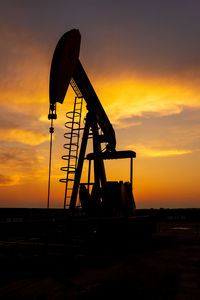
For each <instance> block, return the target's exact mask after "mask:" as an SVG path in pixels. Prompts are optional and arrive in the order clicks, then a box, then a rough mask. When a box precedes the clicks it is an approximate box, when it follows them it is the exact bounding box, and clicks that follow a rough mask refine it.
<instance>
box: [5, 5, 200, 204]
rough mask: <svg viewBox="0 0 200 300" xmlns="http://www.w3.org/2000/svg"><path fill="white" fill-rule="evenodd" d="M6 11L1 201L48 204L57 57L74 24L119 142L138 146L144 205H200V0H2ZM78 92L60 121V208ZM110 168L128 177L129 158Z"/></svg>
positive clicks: (56, 195)
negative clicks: (69, 117) (69, 121)
mask: <svg viewBox="0 0 200 300" xmlns="http://www.w3.org/2000/svg"><path fill="white" fill-rule="evenodd" d="M0 14H1V17H0V37H1V41H0V66H1V68H0V96H1V98H0V99H1V100H0V101H1V117H0V144H1V145H0V207H46V203H47V182H48V160H49V121H48V119H47V115H48V106H49V102H48V101H49V95H48V92H49V72H50V64H51V59H52V55H53V52H54V49H55V46H56V44H57V42H58V40H59V38H60V37H61V36H62V35H63V34H64V33H65V32H66V31H68V30H70V29H73V28H77V29H79V30H80V32H81V36H82V42H81V53H80V60H81V62H82V64H83V66H84V68H85V70H86V72H87V74H88V76H89V78H90V80H91V82H92V84H93V86H94V88H95V90H96V92H97V95H98V96H99V99H100V101H101V103H102V105H103V107H104V109H105V111H106V113H107V115H108V117H109V119H110V121H111V122H112V124H113V127H114V129H115V132H116V137H117V149H118V150H133V151H135V152H136V153H137V158H136V159H135V160H134V196H135V201H136V205H137V207H138V208H151V207H154V208H160V207H166V208H167V207H169V208H174V207H200V183H199V182H200V17H199V15H200V1H197V0H190V1H188V0H180V1H178V0H168V1H165V0H159V1H158V0H157V1H154V0H152V1H150V0H146V1H143V0H138V1H135V0H132V1H126V0H123V1H121V0H118V1H113V0H112V1H109V0H107V1H104V0H101V1H95V0H93V1H92V0H91V1H89V0H84V1H68V0H57V1H52V0H48V1H47V0H40V1H39V0H35V1H31V0H26V1H25V0H24V1H20V0H16V1H4V0H0ZM73 97H74V94H73V92H72V90H70V89H69V93H68V94H67V96H66V99H65V102H64V104H63V105H61V104H59V105H58V120H56V121H55V123H54V125H55V134H54V142H53V165H52V193H51V207H63V198H64V184H62V183H60V182H59V179H60V178H63V176H64V177H65V174H63V172H61V171H60V167H61V166H63V165H64V164H63V161H62V159H61V155H63V154H65V152H64V149H63V144H64V142H65V141H64V138H63V134H64V132H65V128H64V123H65V121H66V118H65V113H66V112H67V111H68V110H70V109H71V108H72V103H73ZM106 167H107V170H108V175H109V176H108V178H109V179H110V180H127V179H128V177H129V163H128V162H127V161H117V162H115V161H113V162H109V163H107V164H106ZM85 176H86V169H84V172H83V179H84V178H85Z"/></svg>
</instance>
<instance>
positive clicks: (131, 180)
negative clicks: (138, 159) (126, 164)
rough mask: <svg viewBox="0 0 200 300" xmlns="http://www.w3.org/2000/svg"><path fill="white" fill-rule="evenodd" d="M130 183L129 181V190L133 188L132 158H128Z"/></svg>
mask: <svg viewBox="0 0 200 300" xmlns="http://www.w3.org/2000/svg"><path fill="white" fill-rule="evenodd" d="M130 183H131V191H132V190H133V158H132V157H131V158H130Z"/></svg>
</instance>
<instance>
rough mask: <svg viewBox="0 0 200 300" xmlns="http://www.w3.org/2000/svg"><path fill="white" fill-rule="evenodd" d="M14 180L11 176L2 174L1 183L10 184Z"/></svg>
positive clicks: (0, 176)
mask: <svg viewBox="0 0 200 300" xmlns="http://www.w3.org/2000/svg"><path fill="white" fill-rule="evenodd" d="M13 182H14V180H13V179H12V177H11V176H5V175H2V174H0V185H9V184H12V183H13Z"/></svg>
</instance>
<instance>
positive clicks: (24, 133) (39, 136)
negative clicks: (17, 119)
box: [0, 128, 49, 146]
mask: <svg viewBox="0 0 200 300" xmlns="http://www.w3.org/2000/svg"><path fill="white" fill-rule="evenodd" d="M48 140H49V135H47V134H46V135H45V134H43V133H40V132H34V131H31V130H25V129H19V128H16V129H4V130H0V141H6V142H13V143H15V142H17V143H22V144H26V145H30V146H37V145H40V144H41V143H43V142H45V141H48Z"/></svg>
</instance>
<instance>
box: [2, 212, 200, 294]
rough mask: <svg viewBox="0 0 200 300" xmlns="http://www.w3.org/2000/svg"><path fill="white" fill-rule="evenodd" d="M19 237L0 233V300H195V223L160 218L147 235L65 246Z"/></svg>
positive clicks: (198, 278) (198, 271)
mask: <svg viewBox="0 0 200 300" xmlns="http://www.w3.org/2000/svg"><path fill="white" fill-rule="evenodd" d="M56 230H57V234H58V235H59V230H58V229H56ZM61 231H62V230H61ZM20 234H21V237H20V236H19V234H18V236H17V238H16V234H15V237H13V236H11V235H10V234H9V235H8V236H9V237H5V236H3V234H2V232H1V243H0V266H1V276H0V279H1V280H0V299H29V300H32V299H34V300H35V299H44V300H45V299H51V300H52V299H59V300H62V299H88V300H90V299H95V300H98V299H114V298H116V297H119V298H121V299H130V298H132V299H181V300H182V299H183V300H184V299H200V222H198V220H195V222H193V221H191V220H188V219H187V218H184V217H181V218H177V217H173V218H168V219H166V218H160V217H159V218H157V233H154V234H152V235H148V236H136V235H135V234H133V235H131V234H129V235H128V237H127V236H125V237H122V236H121V237H120V239H118V238H116V239H114V240H111V239H110V240H109V238H108V236H107V238H106V239H104V238H103V237H102V236H101V237H100V238H96V237H94V236H93V237H91V236H90V237H88V236H87V237H86V235H85V236H84V237H83V236H81V235H76V236H73V239H72V240H71V245H70V247H68V246H69V245H68V246H66V243H65V245H63V244H62V243H60V242H59V241H60V240H59V239H57V242H55V237H54V242H53V240H52V239H51V242H50V243H49V244H48V245H47V243H46V242H45V243H44V239H43V240H42V239H41V237H40V239H38V236H37V235H35V236H34V234H31V236H29V237H27V235H26V237H25V236H24V235H22V232H21V233H20ZM94 234H95V233H94ZM47 249H48V250H47Z"/></svg>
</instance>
